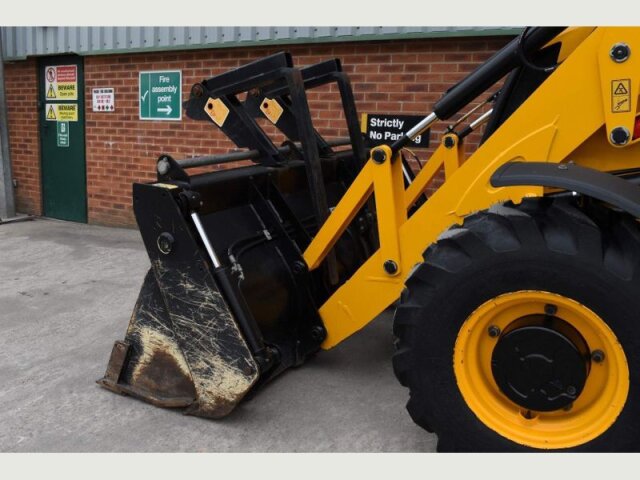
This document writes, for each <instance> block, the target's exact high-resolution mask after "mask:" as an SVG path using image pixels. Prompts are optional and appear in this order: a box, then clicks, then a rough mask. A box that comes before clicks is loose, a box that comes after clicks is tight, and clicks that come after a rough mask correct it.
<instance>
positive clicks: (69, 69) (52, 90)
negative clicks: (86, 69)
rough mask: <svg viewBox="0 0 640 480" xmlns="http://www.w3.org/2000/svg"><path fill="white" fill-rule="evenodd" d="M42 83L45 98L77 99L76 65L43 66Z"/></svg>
mask: <svg viewBox="0 0 640 480" xmlns="http://www.w3.org/2000/svg"><path fill="white" fill-rule="evenodd" d="M44 83H45V85H44V89H45V90H44V91H45V97H46V99H47V100H63V101H64V100H77V99H78V67H77V66H76V65H56V66H50V67H45V68H44Z"/></svg>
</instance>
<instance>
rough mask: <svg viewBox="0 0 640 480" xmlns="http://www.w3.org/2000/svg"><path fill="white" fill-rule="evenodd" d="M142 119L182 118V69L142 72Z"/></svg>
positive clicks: (140, 82)
mask: <svg viewBox="0 0 640 480" xmlns="http://www.w3.org/2000/svg"><path fill="white" fill-rule="evenodd" d="M138 100H140V120H181V119H182V71H180V70H167V71H156V72H140V77H139V98H138Z"/></svg>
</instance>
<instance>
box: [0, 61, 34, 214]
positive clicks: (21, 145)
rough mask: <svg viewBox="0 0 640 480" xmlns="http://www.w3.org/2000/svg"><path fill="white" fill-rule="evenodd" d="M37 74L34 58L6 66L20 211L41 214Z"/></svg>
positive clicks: (10, 144)
mask: <svg viewBox="0 0 640 480" xmlns="http://www.w3.org/2000/svg"><path fill="white" fill-rule="evenodd" d="M36 74H37V62H36V61H35V60H34V59H29V60H25V61H23V62H16V63H10V64H7V65H5V88H6V95H7V112H8V117H9V148H10V149H11V161H12V165H11V166H12V170H13V178H14V179H15V180H16V181H17V184H18V188H16V210H17V211H18V212H24V213H30V214H33V215H40V214H41V213H42V209H41V208H42V202H41V186H40V160H39V159H40V140H39V136H38V111H37V99H38V79H37V76H36Z"/></svg>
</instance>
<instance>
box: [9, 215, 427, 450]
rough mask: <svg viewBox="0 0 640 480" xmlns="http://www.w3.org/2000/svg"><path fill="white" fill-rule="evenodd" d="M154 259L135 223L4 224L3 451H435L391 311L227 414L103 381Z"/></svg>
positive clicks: (50, 222) (40, 222)
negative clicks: (400, 374)
mask: <svg viewBox="0 0 640 480" xmlns="http://www.w3.org/2000/svg"><path fill="white" fill-rule="evenodd" d="M147 268H148V258H147V255H146V253H145V250H144V247H143V245H142V241H141V239H140V236H139V234H138V232H137V230H125V229H115V228H105V227H98V226H88V225H82V224H75V223H67V222H60V221H54V220H44V219H37V220H34V221H28V222H21V223H12V224H4V225H0V279H1V281H0V285H1V288H0V405H2V408H0V452H18V451H19V452H110V451H118V452H152V451H156V452H160V451H162V452H164V451H168V452H171V451H173V452H229V451H231V452H312V451H313V452H315V451H330V452H361V451H363V452H379V451H388V452H390V451H408V452H430V451H434V450H435V442H436V438H435V436H434V435H432V434H429V433H427V432H426V431H424V430H422V429H420V428H419V427H417V426H416V425H414V424H413V422H412V421H411V419H410V418H409V415H408V414H407V413H406V410H405V408H404V406H405V403H406V401H407V398H408V394H407V391H406V390H405V389H404V388H402V387H401V386H400V385H399V384H398V382H397V381H396V379H395V377H394V375H393V371H392V369H391V355H392V353H393V343H392V336H391V318H390V317H389V315H382V316H381V317H380V318H378V319H376V320H375V321H374V322H372V323H371V324H370V325H369V326H368V327H367V328H366V329H365V330H363V331H362V332H361V333H360V334H358V335H355V336H353V337H352V338H351V339H349V340H347V341H345V342H344V343H343V344H341V345H339V346H338V347H336V348H335V349H333V350H331V351H328V352H321V353H320V354H319V355H318V356H317V357H316V358H315V359H313V360H312V361H310V362H309V363H307V364H306V365H304V366H302V367H300V368H298V369H295V370H291V371H289V372H286V373H285V374H284V375H282V376H281V377H280V378H279V379H277V380H275V381H274V382H273V383H271V384H270V385H268V386H267V387H265V388H264V389H263V391H261V392H260V393H259V394H258V395H257V396H256V397H255V398H253V399H251V400H249V401H247V402H245V403H243V404H241V405H240V407H239V408H238V409H237V410H236V411H235V412H234V413H233V414H232V415H231V416H229V417H227V418H225V419H223V420H217V421H213V420H206V419H202V418H196V417H189V416H185V415H182V414H181V413H180V412H177V411H171V410H164V409H160V408H156V407H153V406H151V405H148V404H146V403H143V402H140V401H137V400H134V399H132V398H130V397H123V396H119V395H115V394H113V393H111V392H108V391H106V390H103V389H101V388H100V387H98V386H97V385H96V383H95V380H96V379H98V378H100V377H101V376H102V375H103V373H104V369H105V367H106V364H107V360H108V358H109V353H110V352H111V347H112V345H113V341H114V340H116V339H122V338H123V336H124V333H125V329H126V327H127V323H128V319H129V316H130V314H131V310H132V308H133V305H134V302H135V299H136V297H137V294H138V290H139V288H140V285H141V284H142V279H143V275H144V274H145V272H146V270H147Z"/></svg>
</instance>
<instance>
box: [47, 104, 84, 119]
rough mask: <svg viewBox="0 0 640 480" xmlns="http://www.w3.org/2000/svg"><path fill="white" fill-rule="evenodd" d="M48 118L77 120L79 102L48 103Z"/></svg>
mask: <svg viewBox="0 0 640 480" xmlns="http://www.w3.org/2000/svg"><path fill="white" fill-rule="evenodd" d="M45 109H46V112H47V115H46V117H47V120H48V121H52V122H77V121H78V104H77V103H47V104H46V106H45Z"/></svg>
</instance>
